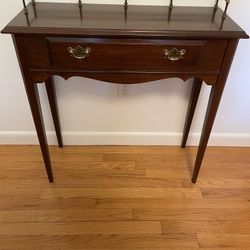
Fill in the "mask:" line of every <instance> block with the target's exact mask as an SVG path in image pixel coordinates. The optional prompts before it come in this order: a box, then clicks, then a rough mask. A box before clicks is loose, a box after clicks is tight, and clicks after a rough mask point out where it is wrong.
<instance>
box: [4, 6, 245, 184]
mask: <svg viewBox="0 0 250 250" xmlns="http://www.w3.org/2000/svg"><path fill="white" fill-rule="evenodd" d="M222 16H223V11H222V10H221V9H215V8H212V7H174V8H173V9H171V8H169V7H167V6H158V7H157V6H128V7H124V6H122V5H101V4H98V5H97V4H84V5H83V6H82V7H78V5H77V4H72V3H36V4H35V5H32V4H29V5H28V13H26V14H25V13H24V12H23V11H21V12H20V13H19V14H18V15H17V16H16V17H15V18H14V19H13V20H12V21H11V22H10V23H9V24H8V25H7V26H6V27H5V28H4V29H3V31H2V33H8V34H12V36H13V40H14V44H15V48H16V52H17V56H18V59H19V63H20V68H21V71H22V75H23V79H24V84H25V88H26V92H27V96H28V99H29V103H30V108H31V111H32V115H33V119H34V123H35V126H36V131H37V135H38V138H39V142H40V146H41V151H42V154H43V159H44V163H45V166H46V170H47V174H48V178H49V181H50V182H53V173H52V167H51V161H50V155H49V149H48V144H47V140H46V133H45V128H44V122H43V117H42V113H41V107H40V101H39V96H38V91H37V84H38V83H43V82H44V83H45V86H46V89H47V93H48V97H49V103H50V107H51V111H52V115H53V120H54V125H55V130H56V135H57V139H58V144H59V146H60V147H63V143H62V135H61V129H60V122H59V119H58V110H57V103H56V99H55V89H54V83H53V79H52V76H53V75H59V76H62V77H64V78H65V79H68V78H69V77H72V76H83V77H87V78H92V79H97V80H101V81H106V82H112V83H128V84H133V83H142V82H149V81H153V80H160V79H166V78H170V77H179V78H181V79H183V80H187V79H189V78H194V82H193V89H192V94H191V98H190V104H189V107H188V112H187V117H186V123H185V126H184V134H183V139H182V144H181V146H182V147H183V148H184V147H185V145H186V141H187V138H188V134H189V130H190V126H191V122H192V119H193V115H194V111H195V107H196V104H197V100H198V97H199V93H200V89H201V86H202V83H203V81H204V82H205V83H206V84H209V85H212V88H211V94H210V98H209V103H208V108H207V112H206V118H205V121H204V126H203V129H202V134H201V139H200V144H199V148H198V153H197V158H196V162H195V166H194V172H193V177H192V182H193V183H195V182H196V180H197V177H198V174H199V170H200V167H201V163H202V160H203V156H204V154H205V150H206V147H207V143H208V140H209V136H210V133H211V129H212V126H213V123H214V119H215V116H216V112H217V110H218V106H219V103H220V100H221V96H222V93H223V89H224V87H225V83H226V80H227V76H228V73H229V70H230V66H231V63H232V60H233V57H234V54H235V51H236V48H237V44H238V41H239V39H241V38H248V36H247V34H246V33H245V32H244V31H243V30H242V29H241V28H240V27H239V26H238V25H237V24H236V23H235V22H234V21H233V20H232V19H231V18H230V17H228V16H227V17H225V18H223V17H222Z"/></svg>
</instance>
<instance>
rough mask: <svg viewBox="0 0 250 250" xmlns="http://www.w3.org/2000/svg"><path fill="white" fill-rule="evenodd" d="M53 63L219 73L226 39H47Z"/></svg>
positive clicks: (105, 68)
mask: <svg viewBox="0 0 250 250" xmlns="http://www.w3.org/2000/svg"><path fill="white" fill-rule="evenodd" d="M48 41H49V47H50V53H51V60H52V66H53V67H55V68H59V69H61V68H69V69H77V70H81V69H83V70H93V71H94V70H100V71H126V70H128V71H153V72H154V71H158V72H159V71H162V72H201V71H204V72H206V73H207V72H209V71H211V72H212V73H215V72H218V71H219V68H220V65H221V62H222V59H223V56H224V53H225V49H226V44H227V42H226V41H224V40H220V41H214V40H212V41H203V40H134V39H125V40H124V39H123V40H118V39H91V38H90V39H81V38H80V39H79V38H48Z"/></svg>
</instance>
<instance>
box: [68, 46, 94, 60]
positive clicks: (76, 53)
mask: <svg viewBox="0 0 250 250" xmlns="http://www.w3.org/2000/svg"><path fill="white" fill-rule="evenodd" d="M68 52H69V53H70V55H71V56H73V57H74V58H76V59H79V60H82V59H85V58H86V57H88V56H89V55H90V53H91V48H89V47H87V48H85V49H84V48H82V47H81V46H80V45H78V46H77V47H76V48H75V49H73V48H72V47H68Z"/></svg>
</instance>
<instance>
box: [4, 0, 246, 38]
mask: <svg viewBox="0 0 250 250" xmlns="http://www.w3.org/2000/svg"><path fill="white" fill-rule="evenodd" d="M28 11H29V14H28V15H27V16H26V15H25V14H24V11H23V10H22V11H21V12H20V13H19V14H18V15H17V16H16V17H15V18H14V19H13V20H12V21H11V22H10V23H9V24H8V25H7V26H6V27H5V28H4V29H3V31H2V32H3V33H11V34H42V35H50V34H53V35H65V34H67V35H80V36H85V35H86V36H96V35H99V36H102V35H103V36H133V37H138V36H140V37H142V36H145V37H147V36H150V37H163V38H164V37H183V38H184V37H185V38H194V37H202V38H204V37H205V38H248V36H247V34H246V33H245V32H244V30H242V29H241V28H240V27H239V26H238V25H237V24H236V23H235V22H234V21H233V20H232V19H231V18H230V17H229V16H227V17H226V18H225V19H223V18H222V15H223V11H222V10H221V9H218V10H217V11H216V12H215V11H214V8H213V7H174V8H173V9H172V10H170V9H169V7H168V6H139V5H137V6H136V5H130V6H128V8H127V9H126V8H125V7H124V6H123V5H109V4H84V5H83V6H82V8H79V7H78V5H77V4H74V3H36V5H35V7H34V6H33V5H32V4H29V5H28Z"/></svg>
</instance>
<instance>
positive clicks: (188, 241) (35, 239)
mask: <svg viewBox="0 0 250 250" xmlns="http://www.w3.org/2000/svg"><path fill="white" fill-rule="evenodd" d="M0 243H1V244H2V247H3V248H10V247H11V246H18V245H19V246H25V247H27V248H31V249H32V247H33V249H37V248H36V247H37V246H39V247H42V249H67V248H69V249H84V250H85V249H95V250H97V249H99V250H100V249H102V250H104V249H106V250H107V249H112V250H118V249H123V250H133V249H137V250H138V249H143V250H149V249H150V250H156V249H160V250H163V249H164V250H166V249H171V248H173V249H175V250H180V249H181V250H197V249H198V243H197V242H196V237H195V236H194V235H190V234H184V235H150V234H146V235H143V234H140V235H138V234H130V235H118V234H114V235H108V234H105V235H82V234H80V235H76V234H75V235H56V234H54V235H33V236H32V237H31V236H27V235H15V237H11V236H9V235H4V236H1V235H0ZM10 249H11V248H10ZM23 249H24V248H23ZM25 249H26V248H25Z"/></svg>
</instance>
